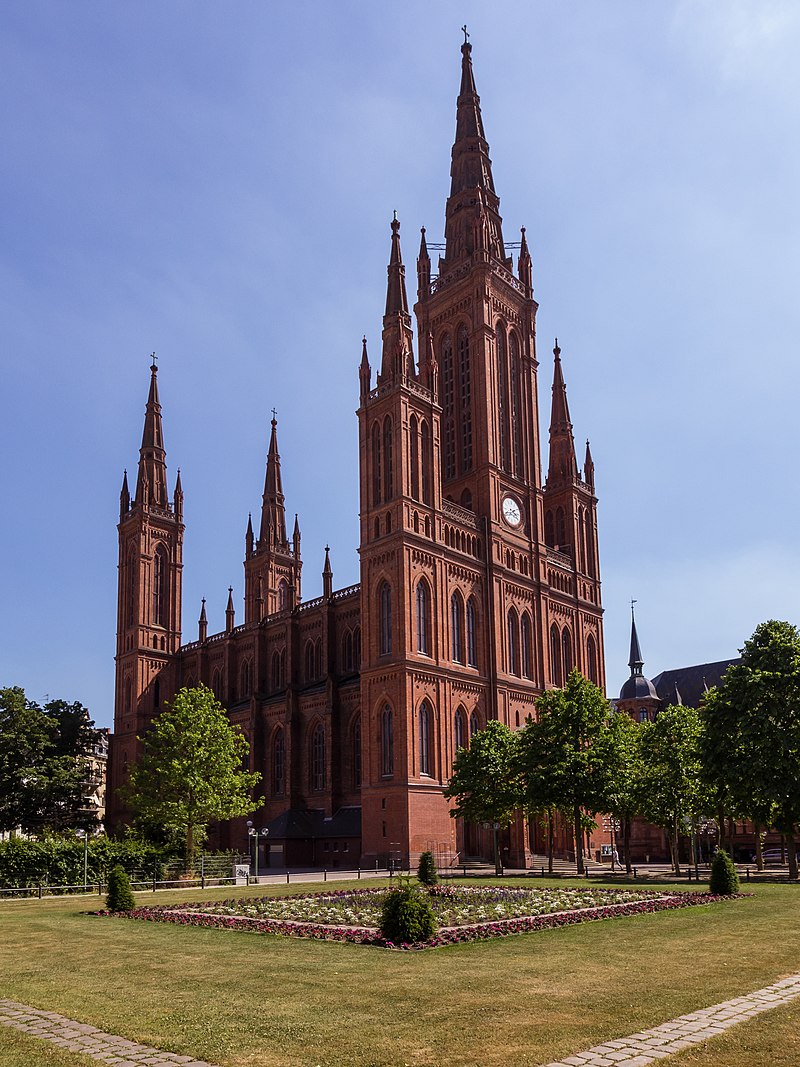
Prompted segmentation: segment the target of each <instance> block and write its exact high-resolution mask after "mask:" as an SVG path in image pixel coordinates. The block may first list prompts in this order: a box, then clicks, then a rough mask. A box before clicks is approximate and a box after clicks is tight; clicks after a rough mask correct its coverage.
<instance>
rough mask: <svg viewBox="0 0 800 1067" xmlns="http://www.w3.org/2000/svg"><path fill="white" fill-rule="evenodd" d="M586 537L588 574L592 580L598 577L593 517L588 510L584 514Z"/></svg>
mask: <svg viewBox="0 0 800 1067" xmlns="http://www.w3.org/2000/svg"><path fill="white" fill-rule="evenodd" d="M583 525H584V537H585V539H586V573H587V574H588V575H589V577H590V578H596V577H597V569H596V566H597V565H596V561H595V556H594V531H593V530H592V517H591V514H590V512H589V509H588V508H587V509H586V511H585V512H584V514H583Z"/></svg>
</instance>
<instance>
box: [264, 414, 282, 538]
mask: <svg viewBox="0 0 800 1067" xmlns="http://www.w3.org/2000/svg"><path fill="white" fill-rule="evenodd" d="M275 415H276V412H275V410H274V409H273V411H272V432H271V434H270V438H269V452H268V453H267V474H266V477H265V479H264V497H263V502H262V506H261V530H260V532H259V535H258V538H259V544H262V543H263V544H264V545H266V544H267V543H268V542H269V541H271V542H272V543H273V544H279V545H285V544H286V513H285V511H284V507H283V485H282V483H281V457H280V453H279V452H278V421H277V419H276V418H275Z"/></svg>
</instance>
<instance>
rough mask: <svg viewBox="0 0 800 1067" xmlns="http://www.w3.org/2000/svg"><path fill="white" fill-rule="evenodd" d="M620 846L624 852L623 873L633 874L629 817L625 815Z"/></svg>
mask: <svg viewBox="0 0 800 1067" xmlns="http://www.w3.org/2000/svg"><path fill="white" fill-rule="evenodd" d="M622 848H623V850H624V852H625V873H626V874H627V875H631V874H633V868H632V866H631V817H630V815H625V816H624V818H623V820H622Z"/></svg>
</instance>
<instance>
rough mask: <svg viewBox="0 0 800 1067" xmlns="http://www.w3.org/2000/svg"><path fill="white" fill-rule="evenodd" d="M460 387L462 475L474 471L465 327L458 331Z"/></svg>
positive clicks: (467, 343) (468, 365)
mask: <svg viewBox="0 0 800 1067" xmlns="http://www.w3.org/2000/svg"><path fill="white" fill-rule="evenodd" d="M458 387H459V400H460V409H461V410H460V419H459V429H460V431H461V434H460V436H461V441H460V444H461V473H462V474H466V472H467V471H470V470H472V372H471V369H470V357H469V334H468V333H467V329H466V327H465V326H461V327H460V328H459V331H458Z"/></svg>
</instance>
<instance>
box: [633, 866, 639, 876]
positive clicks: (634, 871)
mask: <svg viewBox="0 0 800 1067" xmlns="http://www.w3.org/2000/svg"><path fill="white" fill-rule="evenodd" d="M633 877H634V878H638V877H639V876H638V874H637V873H636V868H635V867H634V868H633Z"/></svg>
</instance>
